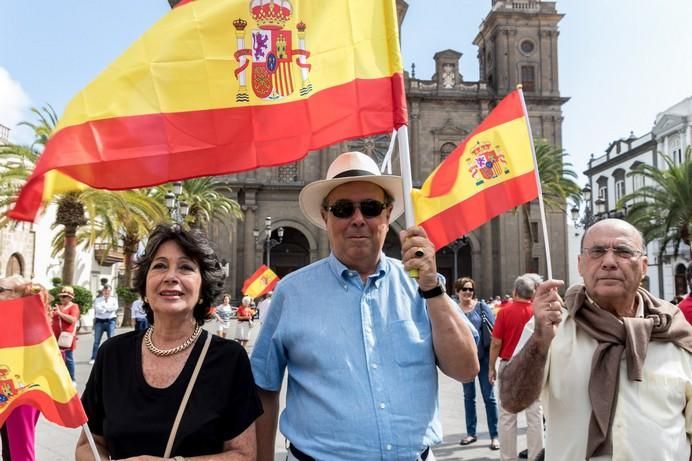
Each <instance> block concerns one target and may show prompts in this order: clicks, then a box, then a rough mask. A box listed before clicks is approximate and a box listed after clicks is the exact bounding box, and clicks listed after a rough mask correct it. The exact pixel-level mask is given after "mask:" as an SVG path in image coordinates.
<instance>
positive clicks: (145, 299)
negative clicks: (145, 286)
mask: <svg viewBox="0 0 692 461" xmlns="http://www.w3.org/2000/svg"><path fill="white" fill-rule="evenodd" d="M144 302H145V303H147V304H149V300H148V299H147V297H146V296H145V297H144Z"/></svg>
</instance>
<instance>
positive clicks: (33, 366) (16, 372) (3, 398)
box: [0, 295, 87, 427]
mask: <svg viewBox="0 0 692 461" xmlns="http://www.w3.org/2000/svg"><path fill="white" fill-rule="evenodd" d="M0 312H1V313H2V322H0V426H1V425H2V424H3V423H4V422H5V420H6V419H7V417H8V416H9V415H10V413H12V410H14V409H15V408H17V407H18V406H20V405H32V406H34V407H35V408H37V409H39V410H40V411H41V412H42V413H43V415H44V416H45V417H46V419H48V420H49V421H52V422H54V423H55V424H59V425H60V426H65V427H79V426H81V425H82V424H84V423H86V421H87V417H86V414H85V413H84V408H82V402H81V401H80V400H79V396H78V395H77V390H76V389H75V387H74V386H73V385H72V381H71V380H70V375H69V374H68V372H67V368H66V367H65V363H64V362H63V360H62V357H61V356H60V350H59V349H58V343H57V342H56V341H55V337H54V336H53V332H52V331H51V329H50V326H49V325H48V320H47V317H46V309H45V307H44V306H43V303H42V302H41V297H40V296H39V295H34V296H28V297H23V298H17V299H12V300H9V301H1V302H0Z"/></svg>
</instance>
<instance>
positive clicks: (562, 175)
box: [520, 140, 581, 271]
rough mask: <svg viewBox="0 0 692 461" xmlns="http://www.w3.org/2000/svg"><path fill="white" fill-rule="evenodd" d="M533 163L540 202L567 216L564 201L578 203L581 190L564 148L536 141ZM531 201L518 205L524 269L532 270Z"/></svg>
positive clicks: (543, 141)
mask: <svg viewBox="0 0 692 461" xmlns="http://www.w3.org/2000/svg"><path fill="white" fill-rule="evenodd" d="M535 150H536V163H537V165H538V174H539V176H540V182H541V190H542V193H543V203H544V204H545V207H546V208H548V209H550V210H560V211H562V212H563V213H566V208H567V199H571V200H572V201H575V202H579V201H580V200H581V189H580V188H579V184H577V182H576V179H577V173H575V172H574V170H573V169H572V164H571V163H570V162H569V161H568V160H567V157H568V154H567V152H565V150H564V149H562V148H559V147H556V146H553V145H552V144H549V143H548V142H546V141H545V140H539V141H538V142H536V144H535ZM532 203H533V202H528V203H525V204H523V205H521V207H520V208H521V213H522V216H523V219H522V226H523V228H524V233H523V248H524V270H525V271H529V270H531V264H532V257H533V255H532V254H531V247H532V246H533V242H534V241H535V236H534V235H533V229H532V228H531V206H532Z"/></svg>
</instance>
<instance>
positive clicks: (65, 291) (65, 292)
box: [58, 286, 74, 299]
mask: <svg viewBox="0 0 692 461" xmlns="http://www.w3.org/2000/svg"><path fill="white" fill-rule="evenodd" d="M58 296H69V297H70V298H72V299H74V288H72V287H70V286H67V287H62V290H60V293H58Z"/></svg>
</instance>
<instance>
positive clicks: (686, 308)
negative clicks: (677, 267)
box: [678, 262, 692, 323]
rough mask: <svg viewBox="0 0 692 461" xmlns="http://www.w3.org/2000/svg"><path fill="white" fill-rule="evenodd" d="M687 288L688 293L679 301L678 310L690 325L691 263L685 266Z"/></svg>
mask: <svg viewBox="0 0 692 461" xmlns="http://www.w3.org/2000/svg"><path fill="white" fill-rule="evenodd" d="M687 287H688V288H689V293H687V296H685V299H683V300H682V301H680V304H678V309H680V310H681V311H682V313H683V314H685V318H686V319H687V321H688V322H690V323H692V262H691V263H689V264H688V265H687Z"/></svg>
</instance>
